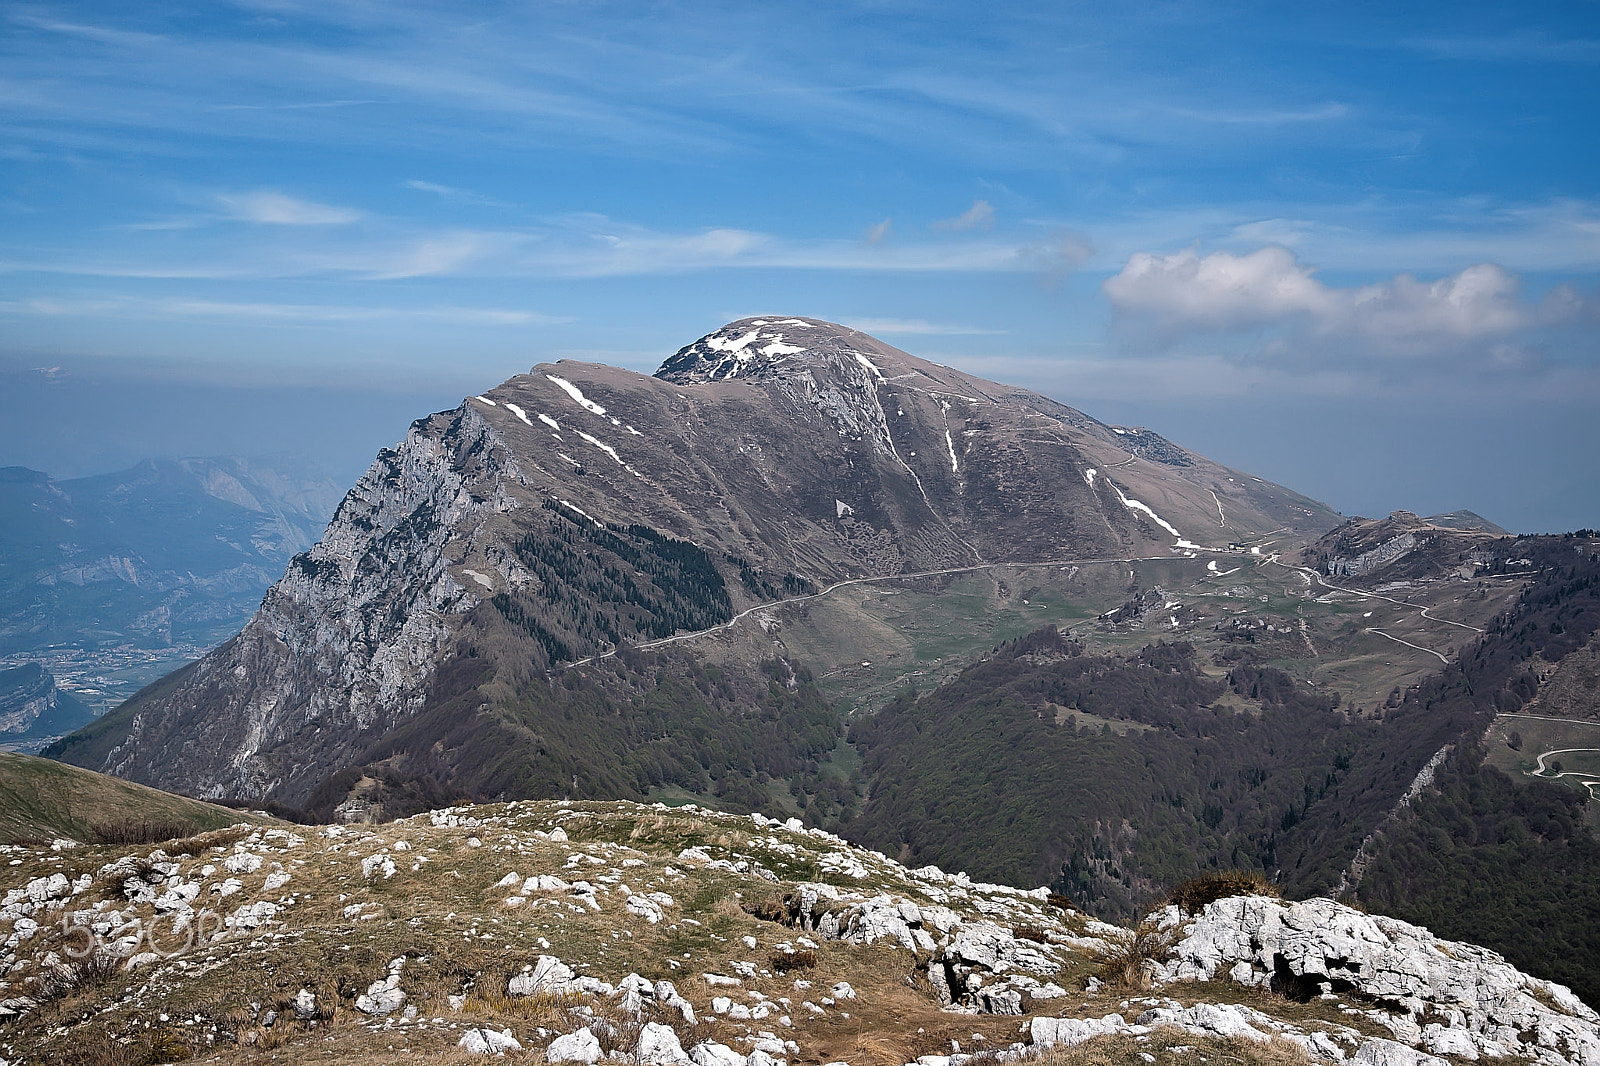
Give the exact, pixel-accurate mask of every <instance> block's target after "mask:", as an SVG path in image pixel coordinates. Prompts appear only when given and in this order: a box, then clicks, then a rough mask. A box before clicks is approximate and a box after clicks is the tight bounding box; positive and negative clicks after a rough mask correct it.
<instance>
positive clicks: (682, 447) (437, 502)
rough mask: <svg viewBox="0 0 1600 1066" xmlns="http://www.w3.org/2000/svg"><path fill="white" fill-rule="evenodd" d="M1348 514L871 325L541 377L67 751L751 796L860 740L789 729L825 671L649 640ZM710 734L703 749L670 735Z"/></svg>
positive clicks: (516, 387) (473, 416)
mask: <svg viewBox="0 0 1600 1066" xmlns="http://www.w3.org/2000/svg"><path fill="white" fill-rule="evenodd" d="M1337 521H1338V519H1337V516H1335V515H1333V514H1332V513H1331V512H1330V511H1329V510H1328V509H1327V508H1326V507H1324V506H1322V505H1320V504H1317V503H1315V502H1314V501H1311V500H1308V499H1305V498H1303V497H1300V496H1298V495H1296V494H1295V493H1292V492H1290V491H1288V490H1286V489H1283V488H1281V487H1278V486H1275V485H1270V484H1267V483H1265V482H1262V481H1260V480H1259V479H1255V478H1252V477H1250V476H1249V475H1246V474H1243V473H1240V472H1238V471H1234V470H1230V469H1227V468H1225V467H1222V466H1219V465H1218V464H1215V463H1213V462H1210V461H1209V460H1207V459H1205V458H1203V457H1201V456H1198V455H1195V454H1193V453H1190V452H1187V451H1185V450H1184V449H1182V448H1180V447H1178V446H1176V445H1174V444H1172V443H1170V442H1168V441H1166V440H1164V439H1163V438H1161V437H1159V436H1158V435H1156V434H1154V433H1152V432H1150V431H1148V430H1144V429H1138V428H1129V427H1118V426H1108V425H1105V424H1103V423H1100V422H1098V421H1096V420H1095V419H1093V418H1091V417H1089V416H1087V415H1084V414H1082V413H1081V412H1079V411H1076V410H1074V409H1072V408H1070V407H1066V406H1064V405H1062V404H1060V403H1057V402H1055V401H1053V400H1050V399H1047V398H1045V397H1043V396H1040V395H1037V394H1035V393H1031V392H1027V391H1025V390H1022V389H1016V388H1012V387H1009V386H1004V385H997V384H995V383H992V382H988V381H983V380H981V379H978V378H974V377H971V376H970V375H966V374H962V373H959V372H957V371H955V370H951V369H949V368H947V367H942V366H938V365H936V364H933V363H929V362H926V361H924V360H921V359H917V358H915V357H913V356H911V355H908V354H906V353H905V352H902V351H899V350H897V349H895V348H892V347H890V346H888V345H885V344H883V343H881V342H879V341H877V340H875V339H873V338H871V337H869V336H866V335H865V334H862V333H858V332H856V331H853V330H850V329H846V328H844V327H841V326H837V325H833V324H830V323H826V322H821V321H817V320H813V319H798V318H790V319H746V320H742V321H740V322H735V323H732V324H730V325H728V326H726V327H724V328H723V329H721V330H718V331H717V332H716V333H713V334H711V335H709V336H707V337H705V338H702V339H701V340H699V341H697V342H695V343H694V344H691V345H689V346H688V347H686V348H684V349H683V350H682V351H680V352H678V353H677V354H676V355H674V356H673V357H672V358H670V359H668V360H667V361H666V363H665V364H664V365H663V366H662V368H661V370H660V371H659V372H658V373H657V374H656V375H655V376H654V377H645V376H642V375H639V374H634V373H630V372H628V371H623V370H618V369H615V368H612V367H607V366H600V365H595V364H585V363H573V362H565V361H564V362H561V363H559V364H555V365H541V366H537V367H535V368H533V370H532V371H530V372H529V373H528V374H523V375H518V376H517V377H514V378H512V379H510V380H509V381H506V382H505V383H503V384H502V385H500V386H499V387H497V388H494V389H491V390H489V391H488V392H486V393H484V394H483V395H481V396H475V397H471V398H469V399H468V400H466V401H465V402H463V403H462V405H461V406H460V407H458V408H456V409H455V410H453V411H446V412H442V413H439V414H435V415H432V416H430V417H428V418H424V419H421V420H419V421H418V422H416V423H415V424H414V425H413V426H412V428H411V431H410V433H409V434H408V435H407V438H406V440H405V441H404V442H402V443H401V444H400V445H398V446H397V447H395V448H394V449H391V450H386V451H385V452H383V453H382V454H380V455H379V457H378V459H377V461H376V462H374V464H373V466H372V467H371V469H370V470H369V471H368V472H367V474H366V475H365V476H364V477H363V478H362V479H361V481H360V482H359V483H358V484H357V485H356V486H355V487H354V488H353V489H352V490H351V491H350V493H349V494H348V495H347V496H346V497H345V500H344V502H343V503H342V504H341V505H340V507H339V509H338V512H337V514H336V515H335V517H334V519H333V521H332V523H331V524H330V525H329V526H328V528H327V531H326V532H325V533H324V535H323V537H322V539H321V540H320V541H319V542H318V543H317V544H316V545H315V546H314V547H313V548H311V549H310V550H309V551H307V552H304V553H302V554H300V555H298V556H296V557H295V558H294V560H293V562H292V563H291V564H290V566H289V568H288V572H287V573H286V574H285V575H284V576H283V578H282V579H281V580H280V581H278V583H277V584H276V585H274V586H273V588H272V589H271V590H270V591H269V592H268V594H267V596H266V598H265V600H264V602H263V603H262V606H261V609H260V610H259V611H258V612H257V614H256V615H255V617H254V618H252V619H251V620H250V622H249V623H248V624H247V625H246V626H245V628H244V630H243V631H242V632H241V633H240V634H239V635H238V636H237V637H235V638H233V639H232V640H230V641H229V642H228V643H226V644H225V645H223V646H222V647H220V648H219V649H217V650H216V651H215V652H213V653H212V654H210V655H208V656H206V657H205V658H204V659H202V660H201V661H199V662H198V663H195V664H194V665H192V666H190V667H188V668H186V669H184V670H182V671H180V672H178V673H177V674H174V675H171V676H169V677H167V678H165V679H163V680H162V681H160V682H158V683H156V684H154V685H152V686H150V687H149V688H147V689H146V690H144V691H143V692H141V693H140V694H139V695H137V696H136V697H134V698H133V699H132V700H130V701H128V703H126V704H124V705H123V707H121V708H120V709H119V710H117V711H116V712H114V713H113V714H111V715H108V716H106V717H105V718H104V719H102V720H100V721H99V722H96V723H95V724H94V725H93V726H91V727H90V728H89V729H87V730H85V731H83V732H81V733H79V734H77V735H75V736H74V737H71V738H68V740H66V741H65V742H63V743H61V744H58V745H57V746H55V747H54V748H52V749H51V750H50V752H49V754H51V755H53V756H54V757H57V758H62V759H65V760H67V761H70V762H74V763H77V764H79V765H82V766H86V767H90V768H94V769H98V770H104V771H106V772H110V773H114V774H117V775H119V776H123V777H127V778H130V779H132V780H135V781H140V782H144V783H149V784H154V785H159V786H161V787H165V788H170V789H176V790H180V791H184V792H189V793H193V794H197V795H202V796H206V797H213V798H224V797H229V798H246V797H247V798H252V799H262V798H265V799H272V800H279V801H283V802H287V803H290V804H294V805H308V804H309V805H312V806H316V807H318V809H322V810H331V809H332V808H333V807H334V806H336V805H340V804H356V805H359V804H361V803H364V802H376V803H380V804H381V803H383V802H385V800H384V797H387V802H388V804H389V807H388V809H391V810H393V809H396V807H399V808H408V809H411V810H416V809H420V806H421V805H424V804H425V803H427V802H429V801H431V802H434V803H437V802H440V801H442V800H444V799H447V798H449V797H451V796H465V795H481V796H497V795H552V794H556V792H557V791H561V792H567V793H575V794H578V795H607V794H609V795H613V796H636V795H642V794H643V793H645V792H646V791H648V790H649V789H650V788H654V787H662V786H672V787H682V788H687V789H688V790H689V791H691V792H694V791H710V790H712V789H719V790H721V793H722V794H727V793H728V792H729V791H730V790H732V792H733V793H734V794H735V795H737V794H740V790H741V789H744V790H746V791H748V790H749V789H750V788H754V787H756V783H757V782H758V780H759V779H760V778H761V777H762V775H770V776H772V777H777V778H782V777H786V776H788V775H789V774H790V773H793V772H800V770H803V769H804V768H805V767H807V766H814V765H815V762H816V760H817V759H818V758H819V757H821V756H822V755H823V754H825V753H826V752H827V751H828V750H830V749H831V747H832V746H833V745H834V744H835V743H836V742H837V734H838V729H837V725H836V724H835V725H834V726H832V727H829V726H828V725H826V723H822V722H818V723H815V728H812V726H811V725H804V726H803V727H801V728H800V729H798V730H790V731H789V733H786V734H784V735H782V736H780V737H778V738H777V739H776V740H773V739H771V738H770V737H769V736H768V733H769V732H770V730H769V725H770V724H771V723H772V722H777V721H791V720H792V719H793V718H794V716H793V714H791V713H789V711H792V710H793V708H792V707H790V708H788V709H787V710H785V708H784V707H783V706H781V705H782V704H783V703H784V701H785V700H790V701H799V702H800V703H802V704H805V705H807V706H811V705H813V704H815V703H816V702H817V701H816V699H815V692H814V689H812V688H811V687H810V679H809V676H808V675H807V673H806V669H805V664H803V663H797V662H790V661H787V660H784V659H783V658H782V657H781V656H779V657H777V658H775V659H774V660H772V661H769V662H767V663H765V664H762V663H754V662H752V663H744V664H733V665H724V666H721V667H718V668H717V670H716V671H713V673H714V675H715V676H712V674H708V673H707V671H706V670H705V669H704V668H703V664H701V663H700V662H698V661H697V660H696V659H695V657H694V655H693V653H692V649H689V648H688V647H684V648H682V649H676V650H674V649H670V648H669V649H664V650H663V651H662V653H661V655H660V656H659V657H657V658H653V659H651V660H650V662H649V664H648V665H647V667H640V666H638V664H637V661H636V660H633V659H631V658H630V655H629V654H628V652H627V649H628V648H630V647H633V646H637V645H648V644H649V643H650V642H652V641H662V640H665V639H666V638H671V637H673V636H674V635H675V634H682V633H686V632H693V631H698V630H703V629H707V628H709V627H714V626H718V625H723V624H727V623H730V622H732V621H734V620H735V619H736V618H737V617H738V616H739V615H740V614H741V613H742V612H745V611H746V610H748V609H749V608H751V607H753V606H756V605H759V604H762V603H769V602H772V601H776V600H780V599H784V598H790V597H798V596H804V595H807V594H810V593H813V592H815V591H817V590H819V589H822V588H826V587H827V586H829V585H830V584H831V583H834V582H838V581H841V580H846V579H851V578H859V577H863V576H878V575H893V574H912V573H922V572H930V571H939V572H943V571H957V570H963V569H971V568H975V567H984V566H988V565H992V564H996V563H1008V562H1027V563H1038V562H1045V561H1051V560H1061V561H1063V562H1072V561H1076V560H1088V559H1125V558H1140V557H1147V558H1148V557H1158V558H1159V557H1175V556H1176V557H1181V556H1184V555H1187V554H1190V553H1194V552H1197V551H1198V550H1200V549H1202V548H1205V547H1225V546H1226V545H1227V544H1228V543H1229V542H1230V541H1232V540H1235V539H1237V538H1239V537H1241V536H1245V535H1248V534H1251V533H1263V532H1267V531H1283V532H1284V534H1285V535H1286V536H1288V537H1289V538H1290V539H1291V540H1295V539H1298V540H1299V542H1301V543H1303V542H1305V541H1307V540H1309V539H1311V538H1313V537H1315V536H1316V535H1318V534H1320V533H1322V532H1324V531H1326V530H1327V529H1330V528H1332V527H1333V526H1334V525H1336V524H1337ZM617 648H622V649H623V651H624V654H622V655H619V656H618V657H617V659H616V660H611V661H610V662H608V663H606V664H601V665H599V666H597V667H596V668H594V669H591V670H588V671H583V672H573V671H569V672H568V673H567V674H566V675H564V676H563V675H559V674H556V673H553V672H552V671H554V670H555V669H556V668H558V667H560V666H562V665H563V664H571V663H574V662H581V661H584V660H587V659H589V658H590V657H593V656H595V655H596V654H603V653H609V652H611V651H612V650H613V649H617ZM651 708H654V709H655V711H656V712H659V713H658V715H657V720H656V722H655V724H654V725H653V726H650V727H648V728H645V727H641V726H638V725H637V723H638V722H639V721H640V720H641V716H643V715H647V714H649V713H651V711H650V709H651ZM686 708H687V709H686ZM686 715H687V716H688V717H689V718H691V719H693V720H694V721H695V722H696V723H698V724H697V726H696V729H698V730H699V732H698V733H696V734H695V735H696V736H698V737H700V738H701V739H700V740H697V741H695V742H694V745H692V746H696V747H695V750H693V751H688V750H684V749H683V748H682V747H681V745H680V746H678V747H674V746H673V744H672V743H669V742H668V741H667V739H666V738H665V736H664V735H663V734H664V733H672V734H674V735H676V734H681V733H683V732H685V730H684V728H683V725H684V718H685V716H686ZM830 728H831V729H832V730H833V732H832V733H831V734H830V733H829V729H830ZM689 732H694V731H693V730H690V731H689ZM585 737H587V738H591V741H592V740H593V738H596V737H603V738H605V740H606V743H608V744H610V745H612V746H613V747H614V748H615V749H617V750H619V751H620V754H621V755H622V756H623V757H624V759H623V763H624V764H625V765H623V766H621V767H620V768H619V767H618V766H617V765H615V764H614V763H612V762H609V761H606V760H601V765H599V766H596V765H595V760H593V759H589V758H587V757H586V756H584V755H583V754H582V753H581V752H579V751H577V750H576V749H577V748H581V747H582V745H583V744H584V743H585V741H584V740H583V738H585ZM630 759H631V760H632V761H631V762H630V761H628V760H630ZM797 767H798V768H799V769H796V768H797ZM341 774H342V775H343V776H340V775H341ZM759 795H760V794H759V793H758V794H756V798H757V800H759ZM374 796H376V797H378V798H377V799H373V797H374ZM363 797H367V798H366V799H363ZM751 805H760V803H759V802H755V803H752V804H751ZM347 809H348V808H347Z"/></svg>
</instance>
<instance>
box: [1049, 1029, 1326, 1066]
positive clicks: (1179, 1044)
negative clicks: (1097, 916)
mask: <svg viewBox="0 0 1600 1066" xmlns="http://www.w3.org/2000/svg"><path fill="white" fill-rule="evenodd" d="M1179 1049H1183V1050H1179ZM1141 1054H1145V1055H1150V1056H1151V1057H1153V1058H1154V1059H1155V1062H1154V1064H1152V1066H1178V1064H1184V1066H1196V1064H1198V1063H1201V1062H1211V1063H1222V1064H1226V1066H1309V1063H1310V1062H1311V1059H1310V1058H1308V1057H1307V1055H1306V1053H1305V1052H1304V1051H1302V1050H1301V1048H1300V1046H1299V1045H1298V1044H1294V1043H1291V1042H1289V1041H1287V1040H1280V1039H1274V1040H1272V1041H1271V1042H1268V1043H1257V1042H1255V1041H1253V1040H1246V1039H1244V1038H1243V1037H1231V1038H1229V1039H1226V1040H1215V1039H1209V1038H1205V1037H1198V1036H1195V1035H1194V1034H1192V1033H1186V1032H1184V1031H1183V1030H1181V1029H1172V1028H1160V1029H1157V1030H1156V1031H1155V1032H1153V1033H1151V1034H1150V1036H1149V1038H1148V1039H1147V1040H1144V1041H1140V1040H1139V1039H1137V1038H1136V1037H1132V1036H1125V1035H1121V1034H1117V1035H1113V1036H1099V1037H1095V1038H1094V1039H1092V1040H1086V1041H1084V1042H1083V1043H1081V1044H1077V1045H1075V1046H1073V1047H1053V1048H1049V1049H1047V1050H1046V1051H1045V1052H1044V1053H1043V1054H1042V1055H1041V1056H1040V1057H1039V1059H1037V1060H1036V1061H1037V1062H1038V1063H1039V1066H1127V1064H1128V1063H1141V1064H1142V1063H1143V1060H1142V1059H1140V1057H1139V1056H1140V1055H1141Z"/></svg>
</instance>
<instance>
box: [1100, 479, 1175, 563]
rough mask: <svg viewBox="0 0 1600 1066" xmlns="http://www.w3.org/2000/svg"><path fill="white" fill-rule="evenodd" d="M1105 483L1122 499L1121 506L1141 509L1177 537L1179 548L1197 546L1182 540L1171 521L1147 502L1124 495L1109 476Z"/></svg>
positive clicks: (1133, 509)
mask: <svg viewBox="0 0 1600 1066" xmlns="http://www.w3.org/2000/svg"><path fill="white" fill-rule="evenodd" d="M1106 484H1107V485H1110V486H1111V491H1112V492H1115V493H1116V494H1117V499H1119V500H1121V501H1122V506H1124V507H1126V508H1127V509H1128V510H1130V511H1143V512H1144V513H1145V514H1147V515H1149V516H1150V521H1152V522H1154V523H1155V524H1156V525H1158V526H1160V527H1161V528H1162V529H1164V530H1166V531H1167V532H1168V533H1171V534H1172V535H1173V536H1174V537H1176V538H1178V546H1179V547H1180V548H1190V547H1198V545H1191V544H1190V543H1189V542H1188V541H1186V540H1184V539H1183V534H1182V533H1179V532H1178V531H1177V530H1176V529H1175V528H1173V525H1172V523H1171V522H1168V521H1167V520H1166V519H1165V518H1162V517H1161V516H1160V515H1158V514H1156V513H1155V511H1153V510H1151V508H1150V505H1149V504H1147V503H1142V502H1140V501H1139V500H1133V499H1129V498H1128V497H1127V496H1124V495H1123V493H1122V490H1121V489H1119V488H1117V483H1116V482H1115V481H1112V480H1111V479H1110V478H1106Z"/></svg>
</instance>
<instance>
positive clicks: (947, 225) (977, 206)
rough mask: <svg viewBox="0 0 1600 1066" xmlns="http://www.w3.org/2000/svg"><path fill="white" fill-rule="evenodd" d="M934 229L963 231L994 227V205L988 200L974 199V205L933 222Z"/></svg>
mask: <svg viewBox="0 0 1600 1066" xmlns="http://www.w3.org/2000/svg"><path fill="white" fill-rule="evenodd" d="M933 228H934V229H948V230H955V231H957V232H961V231H963V230H972V229H993V228H994V205H993V204H991V203H989V201H987V200H974V201H972V206H971V207H969V208H967V209H966V210H965V211H963V212H961V214H959V215H957V216H956V217H954V218H942V219H940V220H939V221H937V222H935V223H934V224H933Z"/></svg>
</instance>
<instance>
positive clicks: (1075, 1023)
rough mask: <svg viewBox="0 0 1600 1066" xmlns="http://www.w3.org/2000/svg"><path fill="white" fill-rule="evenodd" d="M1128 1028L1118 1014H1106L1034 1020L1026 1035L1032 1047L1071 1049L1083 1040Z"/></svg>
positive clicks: (1029, 1024)
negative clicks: (1091, 1016)
mask: <svg viewBox="0 0 1600 1066" xmlns="http://www.w3.org/2000/svg"><path fill="white" fill-rule="evenodd" d="M1127 1028H1128V1023H1127V1021H1126V1020H1125V1019H1124V1018H1123V1017H1122V1015H1120V1014H1107V1015H1106V1016H1105V1017H1103V1018H1034V1019H1033V1020H1032V1021H1030V1022H1029V1023H1028V1034H1029V1036H1030V1037H1031V1038H1032V1040H1033V1046H1034V1047H1040V1048H1046V1047H1052V1046H1054V1045H1056V1044H1062V1045H1065V1046H1067V1047H1071V1046H1072V1045H1074V1044H1081V1043H1083V1042H1084V1041H1085V1040H1089V1039H1092V1038H1094V1037H1097V1036H1104V1035H1106V1034H1108V1033H1120V1032H1122V1031H1124V1030H1126V1029H1127Z"/></svg>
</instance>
